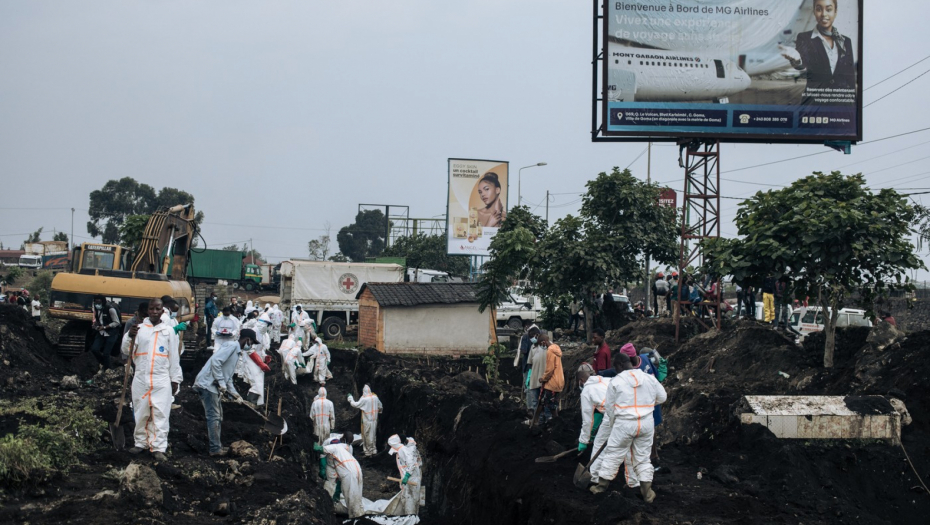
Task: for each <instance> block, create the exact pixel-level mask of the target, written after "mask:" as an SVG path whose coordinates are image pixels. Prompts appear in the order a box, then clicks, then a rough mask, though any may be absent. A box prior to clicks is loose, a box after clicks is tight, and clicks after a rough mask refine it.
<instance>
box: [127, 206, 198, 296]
mask: <svg viewBox="0 0 930 525" xmlns="http://www.w3.org/2000/svg"><path fill="white" fill-rule="evenodd" d="M194 232H195V227H194V205H193V204H182V205H178V206H174V207H172V208H169V209H167V210H158V211H156V212H155V213H153V214H152V217H151V218H149V222H148V223H147V224H146V225H145V232H144V233H143V235H142V242H141V243H140V245H139V250H138V252H137V253H136V258H135V260H133V262H132V266H131V267H130V271H132V272H153V273H161V274H165V275H167V276H168V278H169V279H171V280H176V281H182V280H184V279H185V278H186V277H187V260H188V257H189V256H190V248H191V243H193V241H194Z"/></svg>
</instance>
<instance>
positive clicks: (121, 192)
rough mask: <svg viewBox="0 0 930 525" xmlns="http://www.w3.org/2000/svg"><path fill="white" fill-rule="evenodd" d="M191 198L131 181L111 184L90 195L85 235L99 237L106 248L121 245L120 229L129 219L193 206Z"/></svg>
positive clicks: (196, 220) (199, 215) (197, 220)
mask: <svg viewBox="0 0 930 525" xmlns="http://www.w3.org/2000/svg"><path fill="white" fill-rule="evenodd" d="M193 203H194V196H193V195H191V194H190V193H187V192H186V191H182V190H178V189H176V188H162V189H161V190H160V191H159V192H158V193H156V192H155V189H154V188H153V187H151V186H149V185H148V184H142V183H139V182H137V181H136V180H135V179H133V178H132V177H123V178H122V179H119V180H110V181H107V183H106V184H104V185H103V188H101V189H99V190H94V191H92V192H91V193H90V207H89V210H88V212H89V214H90V221H88V222H87V233H89V234H90V235H91V236H93V237H97V236H101V237H102V238H103V242H104V243H106V244H119V243H120V242H121V239H122V237H121V235H120V227H121V226H122V224H123V223H124V222H125V221H126V219H127V218H128V217H130V216H132V215H151V214H152V213H154V212H155V211H157V210H159V209H163V208H170V207H172V206H175V205H178V204H193ZM203 217H204V216H203V212H197V215H196V216H195V217H194V224H195V225H196V227H197V228H198V229H199V227H200V224H201V223H202V222H203Z"/></svg>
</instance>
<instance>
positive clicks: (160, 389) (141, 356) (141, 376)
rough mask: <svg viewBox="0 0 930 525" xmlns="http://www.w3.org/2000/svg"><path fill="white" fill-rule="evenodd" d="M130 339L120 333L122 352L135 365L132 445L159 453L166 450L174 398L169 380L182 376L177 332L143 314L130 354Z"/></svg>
mask: <svg viewBox="0 0 930 525" xmlns="http://www.w3.org/2000/svg"><path fill="white" fill-rule="evenodd" d="M131 340H132V338H131V337H130V336H129V332H127V333H126V335H124V336H123V344H122V354H123V357H128V358H131V359H132V362H133V366H134V367H135V374H134V375H133V378H132V411H133V415H134V416H135V420H136V429H135V431H134V432H133V438H134V441H135V446H136V447H139V448H141V449H145V450H148V451H150V452H162V453H163V452H165V451H166V450H168V428H169V424H168V418H169V415H170V413H171V403H172V401H174V392H172V391H171V383H178V384H179V385H180V383H181V381H182V380H183V379H184V375H183V373H182V372H181V357H180V355H179V354H178V336H177V334H175V333H174V329H173V328H171V327H170V326H168V325H167V324H165V323H163V322H160V323H158V325H155V326H153V325H152V321H151V319H148V318H147V319H146V320H145V321H143V322H142V324H140V325H139V332H138V333H137V334H136V347H135V350H133V353H132V355H131V356H130V355H129V347H130V345H131Z"/></svg>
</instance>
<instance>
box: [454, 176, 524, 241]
mask: <svg viewBox="0 0 930 525" xmlns="http://www.w3.org/2000/svg"><path fill="white" fill-rule="evenodd" d="M509 174H510V163H509V162H506V161H500V160H477V159H449V194H448V201H447V204H446V245H447V253H448V254H449V255H481V256H487V255H490V250H489V248H490V245H491V239H493V238H494V235H496V234H497V231H498V229H500V227H501V224H502V223H503V222H504V219H506V218H507V193H508V192H507V189H508V186H507V184H508V180H509V177H508V176H509Z"/></svg>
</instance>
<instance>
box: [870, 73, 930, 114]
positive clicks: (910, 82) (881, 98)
mask: <svg viewBox="0 0 930 525" xmlns="http://www.w3.org/2000/svg"><path fill="white" fill-rule="evenodd" d="M927 73H930V69H928V70H926V71H924V72H923V73H921V74H919V75H917V76H916V77H914V78H912V79H911V80H909V81H907V82H905V83H904V84H901V85H900V86H898V88H897V89H894V90H893V91H890V92H888V93H886V94H885V95H883V96H881V97H879V98H877V99H875V100H873V101H872V102H869V103H868V104H866V105H865V106H862V109H865V108H867V107H869V106H871V105H872V104H874V103H876V102H878V101H880V100H883V99H885V98H888V97H889V96H891V95H894V94H895V93H897V92H898V91H901V89H903V88H905V87H907V86H908V85H909V84H912V83H913V82H914V81H915V80H917V79H918V78H920V77H922V76H924V75H926V74H927Z"/></svg>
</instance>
